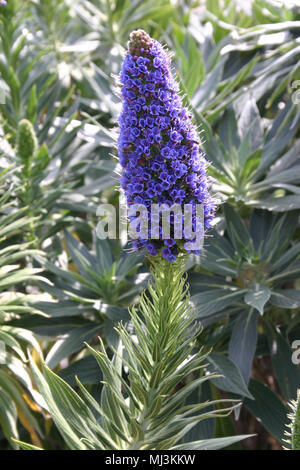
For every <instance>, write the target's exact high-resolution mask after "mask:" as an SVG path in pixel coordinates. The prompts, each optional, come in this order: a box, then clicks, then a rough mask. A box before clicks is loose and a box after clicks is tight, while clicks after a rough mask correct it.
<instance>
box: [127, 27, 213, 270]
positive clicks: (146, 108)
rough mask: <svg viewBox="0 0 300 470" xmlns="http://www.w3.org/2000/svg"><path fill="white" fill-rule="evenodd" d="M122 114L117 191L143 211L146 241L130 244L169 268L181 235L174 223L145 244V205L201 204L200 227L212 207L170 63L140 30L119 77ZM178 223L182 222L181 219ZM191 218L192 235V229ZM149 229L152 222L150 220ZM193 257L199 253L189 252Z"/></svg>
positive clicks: (182, 246)
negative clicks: (160, 258)
mask: <svg viewBox="0 0 300 470" xmlns="http://www.w3.org/2000/svg"><path fill="white" fill-rule="evenodd" d="M120 79H121V83H122V85H123V86H122V97H123V110H122V113H121V116H120V119H119V124H120V136H119V142H118V152H119V157H120V163H121V166H122V169H123V171H122V176H121V187H122V188H123V190H124V192H125V195H126V200H127V205H128V206H129V208H130V206H132V205H133V204H143V205H144V206H146V207H147V208H149V210H148V217H149V237H148V238H146V239H145V238H139V239H138V240H136V241H134V242H133V244H134V246H135V248H137V249H140V248H146V250H147V251H148V253H149V254H150V255H153V256H154V255H156V254H158V253H161V254H162V256H163V257H164V258H166V259H168V260H169V261H170V262H171V261H175V260H176V257H177V255H178V254H179V253H180V252H186V251H190V250H188V249H187V242H190V241H191V240H190V239H187V238H186V237H185V236H184V230H183V233H182V237H181V239H178V238H175V237H174V233H175V223H176V220H175V218H174V217H173V219H172V217H171V225H172V227H171V235H170V236H169V237H168V238H167V239H166V238H165V237H164V233H163V232H162V229H161V227H159V238H158V239H153V238H152V239H151V235H150V231H151V205H152V204H166V205H167V206H168V207H171V206H172V205H173V204H180V205H181V207H184V205H185V204H190V205H192V206H193V207H195V208H196V205H198V204H201V206H202V209H203V214H204V226H205V228H208V227H209V225H210V221H211V220H212V218H213V214H214V208H215V204H214V202H213V200H212V198H211V196H210V194H209V192H208V188H207V176H206V161H205V154H204V153H203V152H202V151H201V150H200V148H199V145H200V141H199V137H198V134H197V131H196V128H195V127H194V125H193V124H192V121H191V117H192V116H191V114H190V113H189V111H188V110H187V109H186V108H185V107H183V105H182V102H181V99H180V97H179V95H178V91H179V90H178V88H179V87H178V84H177V82H176V81H175V79H174V78H173V76H172V73H171V69H170V58H169V56H168V55H167V53H166V51H165V50H164V48H163V47H162V46H161V44H160V43H159V42H157V41H155V40H154V39H152V38H150V36H149V35H148V34H147V33H145V32H144V31H142V30H138V31H134V32H132V33H131V35H130V41H129V50H128V52H127V54H126V57H125V59H124V62H123V65H122V70H121V74H120ZM182 217H183V216H182ZM196 218H197V217H196V212H195V213H194V212H193V217H192V225H193V230H195V228H196V226H198V225H196V222H197V220H196ZM152 224H153V219H152ZM193 251H194V252H196V253H198V252H199V250H193Z"/></svg>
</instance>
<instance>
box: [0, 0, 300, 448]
mask: <svg viewBox="0 0 300 470" xmlns="http://www.w3.org/2000/svg"><path fill="white" fill-rule="evenodd" d="M136 28H144V29H145V30H146V31H147V32H148V33H149V34H150V35H151V36H153V37H154V38H156V39H158V40H160V41H161V42H162V43H165V44H167V46H168V47H169V49H170V50H172V51H173V52H174V57H173V65H174V73H176V75H177V78H178V80H179V82H180V86H181V90H182V93H183V100H184V101H185V103H186V104H188V105H189V106H190V108H191V110H192V112H193V115H194V119H195V122H196V123H197V124H198V125H199V130H200V131H201V132H202V136H203V147H204V149H205V151H206V153H207V158H208V160H209V161H210V162H211V165H210V168H209V173H210V175H211V177H212V191H213V192H214V193H215V194H216V197H217V198H218V199H219V201H220V208H219V211H218V213H217V218H216V223H215V226H214V229H213V230H212V231H211V232H210V236H209V237H207V239H206V241H205V250H204V253H203V255H202V256H201V257H200V258H198V257H191V258H190V260H189V266H188V268H189V269H188V271H189V273H188V274H189V276H188V279H189V284H190V292H191V295H192V297H191V302H192V304H193V305H194V307H195V309H196V311H197V315H198V319H199V320H200V321H201V322H202V325H203V326H204V332H203V334H202V335H201V337H200V340H199V341H201V344H200V342H199V347H200V346H202V345H204V346H205V347H206V348H207V350H208V349H209V348H210V347H212V348H213V353H211V354H210V355H209V357H208V365H207V369H208V370H209V371H211V372H213V371H216V372H219V373H222V374H223V376H224V378H222V379H218V380H215V381H214V383H213V384H212V385H206V384H203V385H201V386H199V388H198V389H197V390H196V391H194V392H193V397H187V400H191V399H193V401H195V400H196V401H199V402H200V401H201V400H204V399H208V398H211V399H217V398H221V397H238V398H241V399H242V401H243V407H242V409H241V410H240V411H236V412H235V414H234V415H233V416H231V417H228V418H226V419H224V420H221V421H216V420H209V421H207V422H206V421H204V422H201V423H199V425H197V426H196V427H195V428H194V429H193V430H192V431H191V433H192V434H193V436H190V438H192V439H196V440H197V439H204V438H212V437H226V436H229V435H232V434H243V433H245V434H250V433H256V434H257V436H256V437H255V438H251V439H248V440H245V441H244V442H242V443H241V444H240V443H238V444H234V446H233V448H246V449H270V448H272V449H279V448H281V446H282V439H283V432H284V425H285V424H286V421H287V419H286V414H287V407H286V403H287V401H289V400H291V399H294V398H295V397H296V390H297V388H299V387H300V371H299V366H297V365H295V364H293V362H292V360H291V357H292V353H293V349H292V344H293V342H294V341H295V340H300V319H299V318H300V317H299V307H300V284H299V274H300V256H299V255H300V243H299V208H300V188H299V181H300V176H299V175H300V159H299V151H300V140H299V139H300V134H299V122H300V108H299V103H300V91H299V89H300V67H299V63H300V62H299V60H300V41H299V31H300V6H299V4H298V5H297V2H296V1H295V2H281V1H275V0H272V1H271V0H268V1H267V0H254V1H252V2H250V1H249V2H246V1H243V2H242V1H238V0H235V1H234V0H223V1H221V0H219V1H209V0H208V1H195V2H192V1H188V0H186V1H184V0H177V1H176V0H174V1H171V0H164V1H162V0H151V1H147V0H143V1H141V0H132V1H129V0H114V1H104V0H90V1H87V0H78V1H76V2H72V1H69V0H55V1H54V0H40V1H38V0H36V1H35V0H32V1H21V0H20V1H19V0H9V1H8V4H7V6H6V7H5V8H4V7H1V9H0V88H1V95H0V96H1V98H4V99H2V100H0V103H1V104H0V139H1V141H0V168H1V180H0V185H1V186H0V192H1V208H0V211H1V216H0V340H1V341H2V342H3V343H5V351H4V352H2V353H1V354H2V356H1V358H2V362H3V364H1V365H0V391H1V394H0V424H1V430H0V447H1V448H2V449H8V448H11V447H17V445H16V444H13V443H12V441H11V437H14V438H17V439H18V438H19V439H21V440H24V441H27V442H32V443H33V444H35V445H41V446H42V447H44V448H47V449H61V448H64V445H65V444H64V442H63V440H62V437H61V436H60V434H59V433H58V431H57V429H56V427H55V425H54V423H53V422H52V419H51V418H50V416H49V414H48V412H47V411H46V410H45V408H44V403H43V398H42V397H41V395H40V394H39V392H38V391H37V388H36V384H35V380H34V377H33V374H32V366H30V364H29V363H28V359H27V351H28V349H29V350H30V351H31V354H32V357H33V360H34V362H35V364H36V365H37V366H39V357H40V356H39V354H40V353H43V355H44V357H45V359H46V363H47V365H48V367H49V368H50V369H52V370H53V371H55V372H56V373H58V374H59V376H60V377H62V378H63V379H65V380H66V381H67V382H68V383H69V384H70V385H71V386H74V387H76V386H77V384H76V381H75V375H77V376H78V377H79V379H80V381H81V382H82V383H83V384H85V385H86V387H87V388H88V389H89V391H90V393H91V394H92V395H93V396H95V397H97V396H98V395H99V393H100V389H101V385H99V382H100V380H101V377H100V376H99V368H98V367H97V364H96V360H95V358H94V356H93V355H92V354H91V353H90V351H89V349H87V348H85V347H84V342H87V343H89V344H91V345H93V346H94V347H95V348H96V349H97V347H98V340H97V337H98V336H101V338H102V340H103V342H104V345H105V347H106V349H107V353H108V355H111V354H112V352H111V349H110V347H111V346H114V345H115V344H116V334H115V331H114V326H115V325H116V324H117V323H118V322H119V321H120V320H123V321H125V322H126V320H128V305H132V304H133V303H135V302H136V301H137V298H138V295H139V293H140V292H141V290H142V289H143V287H145V283H146V281H147V279H148V278H149V269H148V266H147V264H145V262H144V260H143V258H142V257H141V256H140V255H139V254H135V253H129V252H128V250H127V248H128V247H124V246H122V243H121V242H120V241H119V240H116V241H101V240H99V239H98V238H97V237H96V226H97V223H98V217H97V215H96V213H97V207H98V206H99V205H100V203H106V202H109V203H113V204H115V206H116V207H118V202H119V193H118V191H117V190H116V189H117V188H118V172H119V170H120V168H119V164H118V160H117V158H115V157H116V150H115V142H116V135H117V119H118V115H119V113H120V109H121V102H120V97H119V90H118V83H117V79H116V76H117V75H118V73H119V70H120V65H121V61H122V58H123V54H124V51H125V48H126V42H127V40H128V35H129V33H130V31H131V30H133V29H136ZM2 95H3V96H2ZM22 119H27V120H29V121H30V122H31V124H32V126H33V128H34V131H35V133H36V136H37V142H36V144H35V145H36V147H35V149H34V152H33V153H32V155H31V156H30V157H29V158H28V159H27V160H26V156H25V157H24V152H22V147H20V145H19V139H20V122H21V121H22ZM18 129H19V131H18ZM24 158H25V159H24Z"/></svg>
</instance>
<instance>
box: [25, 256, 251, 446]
mask: <svg viewBox="0 0 300 470" xmlns="http://www.w3.org/2000/svg"><path fill="white" fill-rule="evenodd" d="M183 267H184V260H179V261H178V262H177V265H176V266H174V267H173V270H170V265H169V264H168V263H167V262H166V261H155V262H154V266H153V268H152V275H153V281H150V282H149V284H148V290H147V292H144V293H143V294H142V295H141V298H140V303H139V312H138V311H137V310H136V309H135V308H133V309H132V310H131V324H132V328H133V334H134V336H133V335H132V334H130V333H129V332H128V329H127V328H126V326H124V325H122V324H119V326H118V328H117V332H118V335H119V338H120V342H119V344H118V346H117V349H116V350H115V355H114V357H113V359H110V358H109V356H108V355H107V352H106V350H105V347H104V345H103V343H102V342H101V344H100V350H99V351H97V350H94V349H92V348H90V347H89V349H90V351H91V353H92V354H93V355H94V356H95V358H96V360H97V362H98V364H99V366H100V368H101V371H102V374H103V389H102V393H101V401H100V404H99V403H98V402H97V401H96V400H95V398H94V397H93V396H92V395H91V394H90V393H89V392H88V390H87V389H86V388H85V387H84V386H83V385H82V384H81V382H80V381H79V380H77V383H78V386H79V389H80V392H81V397H80V396H79V395H78V394H77V393H76V392H74V391H73V390H72V389H71V388H70V386H69V385H67V384H66V382H64V381H63V380H62V379H61V378H59V377H58V376H57V375H55V374H54V372H52V371H51V370H50V369H49V368H48V367H47V366H46V365H43V375H42V374H41V372H40V371H39V370H38V368H37V367H36V366H35V364H34V363H33V362H32V366H33V370H34V374H35V378H36V382H37V384H38V387H39V390H40V392H41V393H42V395H43V396H44V397H45V400H46V403H47V405H48V408H49V410H50V413H51V414H52V416H53V419H54V421H55V423H56V425H57V427H58V429H59V431H60V432H61V434H62V435H63V437H64V440H65V442H66V444H67V446H68V447H69V448H71V449H77V450H83V449H93V450H104V449H109V450H116V449H119V450H122V449H123V450H125V449H127V450H147V449H152V450H157V449H176V450H179V449H186V448H189V449H201V448H203V447H205V448H206V446H208V447H210V448H220V447H223V446H226V445H229V444H231V443H232V442H236V441H238V440H240V439H243V437H247V436H235V437H233V438H231V439H230V438H227V439H226V440H225V441H224V440H222V439H221V440H218V439H213V440H208V441H195V442H188V443H185V444H180V442H181V441H182V439H183V437H184V436H185V434H186V433H187V432H188V431H189V430H190V429H192V427H193V426H195V425H196V424H197V423H198V422H199V421H202V420H204V419H209V418H212V417H214V416H226V414H227V412H228V411H230V410H231V409H232V408H231V407H229V408H224V409H220V410H219V409H216V410H214V411H207V410H206V408H207V407H209V406H211V405H214V404H217V403H218V401H214V402H209V401H207V402H204V403H199V404H197V403H196V404H189V405H186V404H185V400H186V398H187V397H188V396H189V394H190V393H191V392H192V391H193V390H195V389H196V388H197V387H198V386H201V384H203V383H205V382H207V381H208V380H211V379H213V378H214V379H216V378H217V377H218V376H217V375H216V374H205V375H204V374H203V372H202V371H203V367H204V364H203V362H204V360H205V358H206V356H207V354H203V353H202V352H201V351H198V352H196V353H193V348H194V345H195V340H196V337H197V336H198V334H199V329H198V328H196V329H195V328H194V326H193V320H194V318H193V315H192V312H191V310H190V307H189V303H188V296H187V289H186V287H185V282H184V281H185V280H184V278H183ZM122 366H125V368H126V369H127V370H128V374H127V377H124V376H123V373H122ZM193 375H194V376H195V378H194V379H193V380H191V378H192V376H193ZM196 377H198V378H196ZM223 401H226V400H223Z"/></svg>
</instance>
